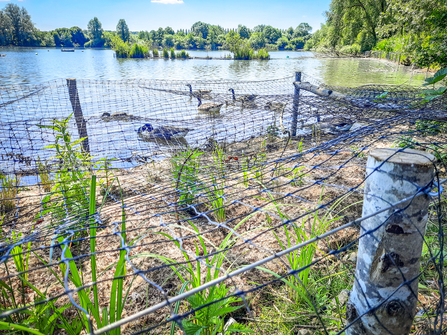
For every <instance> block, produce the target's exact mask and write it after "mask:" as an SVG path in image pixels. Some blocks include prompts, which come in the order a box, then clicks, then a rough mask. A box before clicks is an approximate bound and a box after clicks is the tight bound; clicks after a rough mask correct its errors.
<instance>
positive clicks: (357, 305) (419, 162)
mask: <svg viewBox="0 0 447 335" xmlns="http://www.w3.org/2000/svg"><path fill="white" fill-rule="evenodd" d="M400 150H401V149H400ZM434 161H435V157H434V156H433V155H430V154H428V153H426V152H423V151H418V150H412V149H405V150H404V151H403V152H402V151H401V152H399V149H395V148H388V149H376V150H374V151H372V152H371V153H370V156H369V157H368V162H367V168H366V171H367V180H366V184H365V195H364V203H363V216H367V215H371V214H374V213H375V212H377V211H378V210H380V209H384V208H386V207H389V206H390V205H392V204H395V203H397V202H399V201H401V200H403V199H406V198H408V197H412V196H414V195H415V194H416V193H418V187H426V186H427V185H430V183H431V182H432V180H433V178H434V166H433V162H434ZM428 205H429V196H428V195H426V194H424V193H419V195H417V196H416V197H414V198H413V199H412V200H410V201H407V202H406V203H403V204H401V205H399V206H397V208H393V209H390V210H388V211H385V212H383V213H380V214H378V215H375V216H373V217H371V218H369V219H367V220H365V221H363V222H362V223H361V226H362V227H361V232H360V233H361V234H362V235H363V234H366V235H364V236H363V237H362V238H361V239H360V241H359V251H358V258H357V268H356V272H355V278H356V279H355V283H354V287H353V289H352V291H351V294H350V297H349V301H348V304H347V306H346V318H347V320H348V323H353V324H352V325H351V326H350V327H349V328H348V329H347V330H346V335H372V334H374V335H382V334H383V335H385V334H386V335H389V334H393V335H407V334H409V332H410V329H411V325H412V323H413V319H414V316H415V314H416V305H417V294H418V274H419V271H420V268H419V260H420V257H421V253H422V245H423V235H424V234H425V227H426V224H427V219H428ZM399 209H404V210H403V211H400V210H399ZM393 213H394V214H393ZM367 232H370V233H367ZM402 284H403V285H402ZM359 317H361V318H359ZM357 318H359V319H358V320H357V321H355V320H356V319H357Z"/></svg>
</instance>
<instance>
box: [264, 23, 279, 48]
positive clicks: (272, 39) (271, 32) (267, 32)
mask: <svg viewBox="0 0 447 335" xmlns="http://www.w3.org/2000/svg"><path fill="white" fill-rule="evenodd" d="M264 37H265V39H266V41H267V43H271V44H273V43H276V41H277V40H278V38H280V37H281V31H280V30H279V29H276V28H273V27H272V26H265V28H264Z"/></svg>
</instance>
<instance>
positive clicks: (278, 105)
mask: <svg viewBox="0 0 447 335" xmlns="http://www.w3.org/2000/svg"><path fill="white" fill-rule="evenodd" d="M285 108H286V103H282V102H274V101H273V102H272V101H268V102H267V103H266V104H265V109H267V110H271V111H274V112H275V113H280V112H282V111H283V110H284V109H285Z"/></svg>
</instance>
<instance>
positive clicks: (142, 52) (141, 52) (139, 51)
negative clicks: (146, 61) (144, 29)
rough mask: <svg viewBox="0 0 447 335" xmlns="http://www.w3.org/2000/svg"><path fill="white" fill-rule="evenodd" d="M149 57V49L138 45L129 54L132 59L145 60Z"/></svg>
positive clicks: (133, 46)
mask: <svg viewBox="0 0 447 335" xmlns="http://www.w3.org/2000/svg"><path fill="white" fill-rule="evenodd" d="M148 55H149V49H148V47H146V46H144V45H140V44H136V43H135V44H134V45H132V48H131V49H130V53H129V57H130V58H144V57H146V56H148Z"/></svg>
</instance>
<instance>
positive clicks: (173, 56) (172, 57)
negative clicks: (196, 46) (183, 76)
mask: <svg viewBox="0 0 447 335" xmlns="http://www.w3.org/2000/svg"><path fill="white" fill-rule="evenodd" d="M171 59H175V51H174V48H171Z"/></svg>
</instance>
